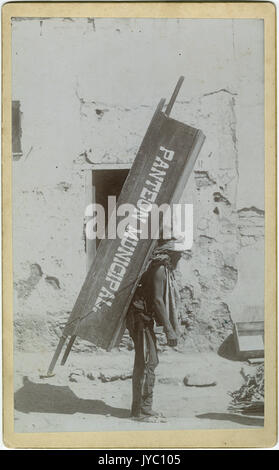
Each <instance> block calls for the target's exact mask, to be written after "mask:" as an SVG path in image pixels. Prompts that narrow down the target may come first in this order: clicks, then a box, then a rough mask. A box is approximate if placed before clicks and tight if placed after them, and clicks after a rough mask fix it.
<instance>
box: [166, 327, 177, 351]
mask: <svg viewBox="0 0 279 470" xmlns="http://www.w3.org/2000/svg"><path fill="white" fill-rule="evenodd" d="M166 337H167V342H168V345H169V346H172V347H174V346H177V336H176V334H175V332H174V331H173V330H168V331H166Z"/></svg>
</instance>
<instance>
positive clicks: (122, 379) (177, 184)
mask: <svg viewBox="0 0 279 470" xmlns="http://www.w3.org/2000/svg"><path fill="white" fill-rule="evenodd" d="M264 48H265V43H264V21H263V19H261V18H254V19H253V18H251V19H249V18H236V19H234V18H231V19H230V18H223V19H221V18H219V19H218V18H216V19H213V18H208V19H205V18H204V19H203V18H194V19H193V18H140V17H130V18H127V17H126V18H124V17H123V18H121V17H115V18H108V17H103V18H102V17H82V18H81V17H73V16H69V17H62V16H61V17H28V16H26V17H24V16H14V17H12V18H11V70H12V80H11V93H12V244H13V245H12V258H13V261H12V263H13V265H12V266H13V325H14V327H13V354H14V359H13V360H14V369H13V380H14V416H13V419H14V432H16V433H53V432H56V433H57V432H58V433H60V432H61V433H63V432H98V431H100V432H101V431H143V430H144V431H145V430H149V431H150V430H151V431H153V430H154V431H158V430H159V431H165V430H166V431H170V430H220V429H221V430H239V429H263V427H264V425H265V419H264V409H265V407H264V403H265V380H264V379H265V367H264V356H265V344H264V343H265V341H264V332H265V326H266V325H265V321H264V314H265V223H266V220H265V189H266V188H265V122H264V116H265V114H264V110H265V94H264V85H265V73H264V72H265V67H264V60H265V55H264V51H265V49H264Z"/></svg>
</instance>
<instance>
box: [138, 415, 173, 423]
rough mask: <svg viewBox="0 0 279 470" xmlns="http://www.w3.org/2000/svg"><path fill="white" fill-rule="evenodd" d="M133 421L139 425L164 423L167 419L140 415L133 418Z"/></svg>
mask: <svg viewBox="0 0 279 470" xmlns="http://www.w3.org/2000/svg"><path fill="white" fill-rule="evenodd" d="M132 419H133V420H135V421H140V422H141V423H166V422H167V419H166V418H165V417H164V416H158V415H156V416H151V415H144V414H140V415H138V416H133V417H132Z"/></svg>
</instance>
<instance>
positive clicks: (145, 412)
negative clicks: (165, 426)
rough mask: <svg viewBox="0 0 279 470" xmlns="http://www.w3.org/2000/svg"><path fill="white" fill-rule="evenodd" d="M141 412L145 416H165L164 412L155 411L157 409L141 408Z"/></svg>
mask: <svg viewBox="0 0 279 470" xmlns="http://www.w3.org/2000/svg"><path fill="white" fill-rule="evenodd" d="M141 414H142V415H145V416H155V417H160V418H165V416H164V415H163V413H161V412H160V411H155V410H151V409H150V410H146V409H144V408H142V409H141Z"/></svg>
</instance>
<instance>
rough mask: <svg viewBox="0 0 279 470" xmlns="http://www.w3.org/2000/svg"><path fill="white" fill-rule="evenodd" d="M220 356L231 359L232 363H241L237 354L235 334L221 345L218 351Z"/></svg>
mask: <svg viewBox="0 0 279 470" xmlns="http://www.w3.org/2000/svg"><path fill="white" fill-rule="evenodd" d="M218 355H219V356H221V357H224V358H225V359H230V360H231V361H239V358H238V357H237V354H236V349H235V344H234V339H233V334H230V335H229V336H228V337H227V338H226V339H225V340H224V341H223V343H222V344H221V346H220V347H219V349H218Z"/></svg>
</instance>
